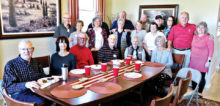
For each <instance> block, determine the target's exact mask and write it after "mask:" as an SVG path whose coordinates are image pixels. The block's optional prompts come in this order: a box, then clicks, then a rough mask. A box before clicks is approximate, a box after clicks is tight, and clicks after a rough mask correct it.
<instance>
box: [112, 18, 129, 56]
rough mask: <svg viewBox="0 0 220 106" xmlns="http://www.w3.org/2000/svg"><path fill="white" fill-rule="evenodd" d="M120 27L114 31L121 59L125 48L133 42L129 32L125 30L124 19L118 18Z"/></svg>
mask: <svg viewBox="0 0 220 106" xmlns="http://www.w3.org/2000/svg"><path fill="white" fill-rule="evenodd" d="M117 23H118V28H117V29H116V31H115V32H114V34H115V35H117V43H116V47H117V48H118V50H119V59H123V57H124V52H125V49H126V48H127V47H128V46H130V44H131V40H130V39H131V38H130V35H129V34H128V32H126V31H124V29H123V28H124V23H125V20H124V19H118V22H117Z"/></svg>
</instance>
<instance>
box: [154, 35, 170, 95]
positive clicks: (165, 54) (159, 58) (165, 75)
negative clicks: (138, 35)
mask: <svg viewBox="0 0 220 106" xmlns="http://www.w3.org/2000/svg"><path fill="white" fill-rule="evenodd" d="M155 45H156V47H157V48H156V49H155V50H153V52H152V56H151V62H156V63H162V64H165V65H166V68H165V70H164V71H163V72H162V73H161V74H160V75H159V76H158V77H156V78H155V81H156V90H157V92H161V90H162V87H163V85H164V82H165V81H166V80H167V79H171V78H172V71H171V66H172V65H173V58H172V53H171V52H170V51H168V50H167V49H166V48H165V46H166V38H164V36H158V37H157V38H156V39H155Z"/></svg>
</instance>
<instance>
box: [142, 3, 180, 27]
mask: <svg viewBox="0 0 220 106" xmlns="http://www.w3.org/2000/svg"><path fill="white" fill-rule="evenodd" d="M178 9H179V5H178V4H172V5H140V6H139V19H140V17H141V14H143V13H144V14H146V15H147V23H151V22H154V20H155V17H156V16H157V15H161V16H162V17H163V19H164V22H166V20H167V18H168V17H169V16H174V17H175V21H176V22H177V18H178Z"/></svg>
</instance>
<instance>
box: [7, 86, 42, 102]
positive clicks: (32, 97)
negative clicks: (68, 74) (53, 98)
mask: <svg viewBox="0 0 220 106" xmlns="http://www.w3.org/2000/svg"><path fill="white" fill-rule="evenodd" d="M11 97H12V98H14V99H16V100H19V101H23V102H35V103H36V104H37V105H39V104H40V103H42V102H45V101H46V99H45V98H43V97H41V96H39V95H37V94H35V93H33V92H32V91H31V90H29V89H28V90H25V91H22V92H19V93H17V94H13V95H11Z"/></svg>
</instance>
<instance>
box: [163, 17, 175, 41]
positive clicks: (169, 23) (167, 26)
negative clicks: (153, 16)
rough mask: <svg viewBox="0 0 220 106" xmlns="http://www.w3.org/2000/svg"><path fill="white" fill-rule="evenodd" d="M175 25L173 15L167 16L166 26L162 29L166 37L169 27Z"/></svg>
mask: <svg viewBox="0 0 220 106" xmlns="http://www.w3.org/2000/svg"><path fill="white" fill-rule="evenodd" d="M174 25H176V23H175V18H174V17H173V16H169V17H168V18H167V22H166V27H165V28H164V30H163V33H164V35H165V36H166V37H167V38H168V35H169V33H170V30H171V28H172V27H173V26H174Z"/></svg>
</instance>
